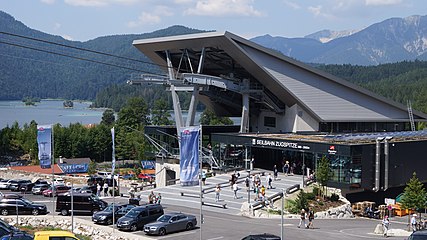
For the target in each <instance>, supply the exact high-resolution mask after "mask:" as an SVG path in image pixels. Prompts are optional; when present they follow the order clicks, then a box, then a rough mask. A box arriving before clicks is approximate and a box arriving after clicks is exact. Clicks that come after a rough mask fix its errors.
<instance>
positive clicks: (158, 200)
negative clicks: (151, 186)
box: [156, 193, 162, 204]
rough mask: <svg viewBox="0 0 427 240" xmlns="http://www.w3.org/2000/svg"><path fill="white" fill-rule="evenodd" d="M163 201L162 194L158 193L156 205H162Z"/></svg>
mask: <svg viewBox="0 0 427 240" xmlns="http://www.w3.org/2000/svg"><path fill="white" fill-rule="evenodd" d="M161 201H162V195H160V193H158V194H157V196H156V204H160V202H161Z"/></svg>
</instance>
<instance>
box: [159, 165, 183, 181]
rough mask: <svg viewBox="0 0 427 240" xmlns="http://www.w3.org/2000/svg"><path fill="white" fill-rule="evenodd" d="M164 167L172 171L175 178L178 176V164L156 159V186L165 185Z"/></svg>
mask: <svg viewBox="0 0 427 240" xmlns="http://www.w3.org/2000/svg"><path fill="white" fill-rule="evenodd" d="M166 169H168V170H172V171H174V172H175V176H176V178H177V179H178V178H179V174H180V171H179V169H180V166H179V164H174V163H162V162H161V161H156V187H164V186H166Z"/></svg>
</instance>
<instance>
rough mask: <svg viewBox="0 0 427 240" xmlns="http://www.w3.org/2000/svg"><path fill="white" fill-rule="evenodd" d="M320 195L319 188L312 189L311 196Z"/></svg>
mask: <svg viewBox="0 0 427 240" xmlns="http://www.w3.org/2000/svg"><path fill="white" fill-rule="evenodd" d="M320 193H321V191H320V188H319V187H313V194H314V195H315V196H320Z"/></svg>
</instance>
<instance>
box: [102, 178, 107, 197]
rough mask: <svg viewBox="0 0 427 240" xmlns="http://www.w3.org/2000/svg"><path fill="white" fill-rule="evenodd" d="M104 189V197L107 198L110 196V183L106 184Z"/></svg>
mask: <svg viewBox="0 0 427 240" xmlns="http://www.w3.org/2000/svg"><path fill="white" fill-rule="evenodd" d="M103 189H104V197H107V196H108V183H107V182H105V183H104V187H103Z"/></svg>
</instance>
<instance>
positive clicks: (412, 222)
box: [411, 213, 417, 232]
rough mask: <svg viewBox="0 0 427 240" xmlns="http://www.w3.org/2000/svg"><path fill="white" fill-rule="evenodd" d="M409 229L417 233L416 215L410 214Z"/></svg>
mask: <svg viewBox="0 0 427 240" xmlns="http://www.w3.org/2000/svg"><path fill="white" fill-rule="evenodd" d="M411 227H412V232H415V231H417V214H415V213H414V214H412V218H411Z"/></svg>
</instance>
